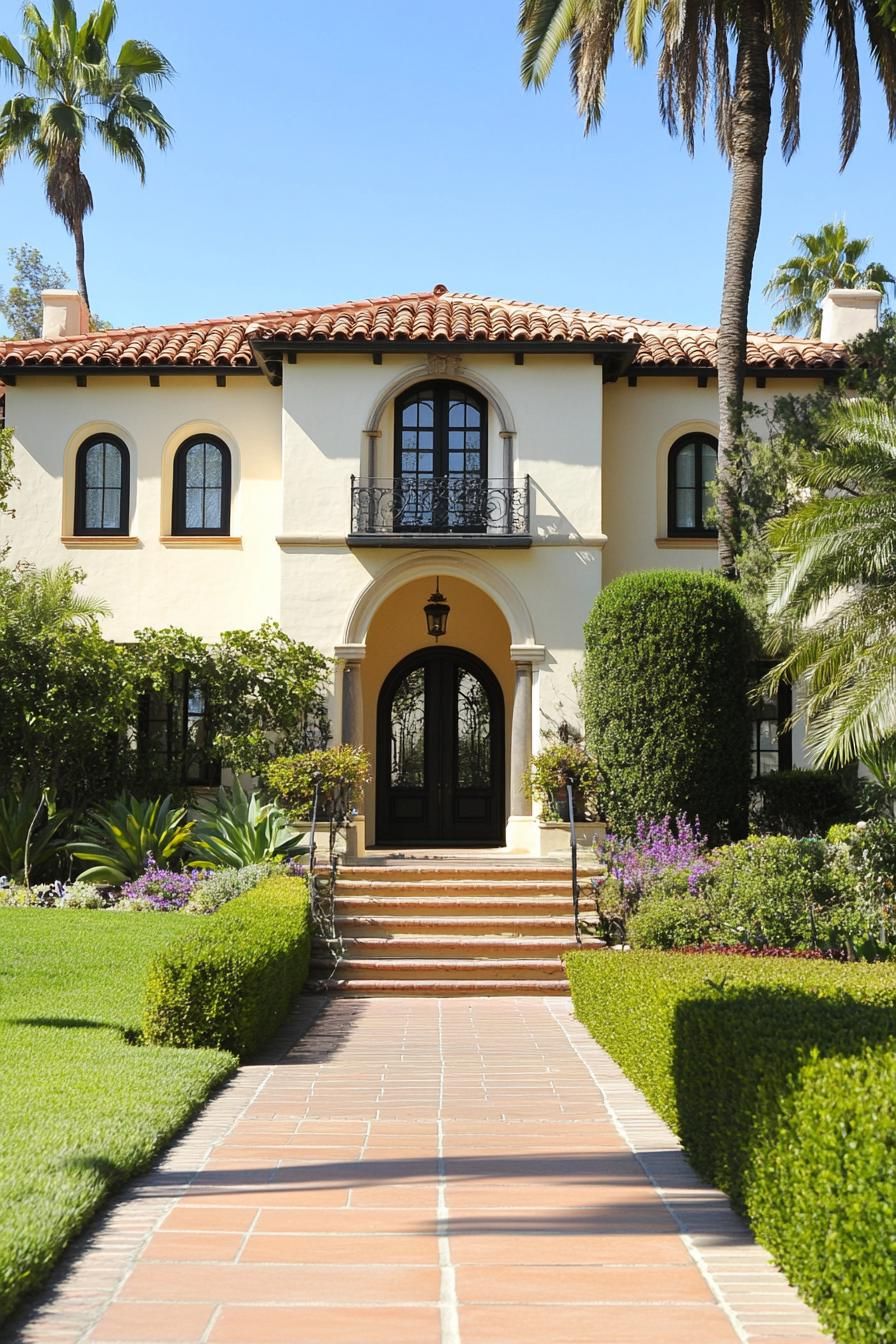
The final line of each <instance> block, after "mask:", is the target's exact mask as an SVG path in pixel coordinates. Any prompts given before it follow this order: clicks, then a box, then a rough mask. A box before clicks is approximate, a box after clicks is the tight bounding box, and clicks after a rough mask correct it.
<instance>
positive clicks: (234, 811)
mask: <svg viewBox="0 0 896 1344" xmlns="http://www.w3.org/2000/svg"><path fill="white" fill-rule="evenodd" d="M189 850H190V853H191V854H192V855H195V857H196V859H197V860H198V861H199V862H201V863H205V864H208V865H209V866H210V867H212V868H245V867H247V865H249V864H255V863H272V862H273V861H275V860H276V859H287V858H292V857H293V856H295V855H296V854H302V853H304V847H303V845H302V839H301V836H300V835H299V833H298V831H296V830H295V829H294V827H292V826H290V824H289V820H288V818H287V816H286V813H285V812H284V811H283V810H282V808H280V807H278V806H277V804H276V803H263V802H262V801H261V798H260V796H259V795H258V794H257V793H253V794H252V795H251V797H247V796H246V793H245V791H244V789H243V786H242V785H241V784H240V782H239V780H238V779H235V780H234V781H233V784H232V785H231V787H230V789H229V790H228V789H225V788H220V789H218V791H217V793H216V794H215V797H214V798H212V799H208V800H206V801H203V802H198V803H197V804H196V829H195V830H194V832H193V834H192V836H191V837H190V844H189Z"/></svg>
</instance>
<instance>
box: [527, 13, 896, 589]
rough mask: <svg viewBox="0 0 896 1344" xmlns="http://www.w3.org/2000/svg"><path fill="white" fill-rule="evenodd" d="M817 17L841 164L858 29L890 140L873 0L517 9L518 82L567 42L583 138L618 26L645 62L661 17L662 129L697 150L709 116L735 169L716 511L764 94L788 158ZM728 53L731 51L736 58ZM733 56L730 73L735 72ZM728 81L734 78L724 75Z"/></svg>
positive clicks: (733, 427) (889, 39) (755, 228)
mask: <svg viewBox="0 0 896 1344" xmlns="http://www.w3.org/2000/svg"><path fill="white" fill-rule="evenodd" d="M816 13H818V14H820V15H821V16H823V18H824V21H825V24H826V27H827V32H828V38H829V41H830V44H831V46H832V47H833V48H834V50H835V52H836V58H837V64H838V73H839V82H840V88H841V111H842V123H841V124H842V129H841V136H840V157H841V167H842V166H843V165H844V164H845V163H846V162H847V160H848V159H849V157H850V155H851V153H852V151H853V148H854V146H855V143H856V138H857V136H858V133H859V119H860V113H861V96H860V89H859V58H858V47H857V43H856V27H857V20H858V19H859V18H861V19H863V20H864V24H865V29H866V32H867V36H868V41H869V44H870V47H871V53H872V57H873V60H874V65H875V68H876V70H877V74H878V77H879V79H880V81H881V85H882V87H883V91H884V96H885V98H886V101H887V107H888V111H889V121H890V126H889V129H890V134H891V135H893V134H896V33H894V31H893V29H892V27H891V26H890V25H889V24H888V23H886V22H885V20H884V18H883V17H882V15H881V11H880V8H879V3H878V0H800V3H783V4H782V3H775V2H772V3H766V2H763V3H760V0H522V4H521V9H520V20H519V28H520V31H521V33H522V35H523V38H524V49H523V58H522V76H523V82H524V83H525V84H527V85H534V86H535V87H536V88H537V87H539V86H540V85H542V84H543V83H544V81H545V80H546V79H547V76H548V74H549V73H550V70H551V68H552V66H553V64H554V61H555V59H556V57H557V55H558V53H559V51H560V48H561V47H562V46H564V45H565V44H567V43H568V44H569V47H570V65H571V71H572V83H573V90H574V92H575V95H576V99H577V102H578V108H579V113H580V115H581V116H582V117H583V118H584V121H585V128H586V131H589V130H592V129H594V128H596V127H597V126H598V125H599V123H600V119H601V113H602V111H603V103H604V95H605V90H606V79H607V71H608V68H609V65H610V61H611V59H612V56H613V49H614V46H615V41H616V36H617V32H618V31H619V29H621V28H623V27H624V30H625V40H626V45H627V47H628V50H629V53H630V55H631V57H632V59H633V60H634V62H635V63H636V64H638V65H643V64H644V63H645V62H646V60H647V56H648V30H649V26H650V23H651V21H652V19H653V18H654V17H655V16H659V33H660V51H659V60H658V79H659V98H660V115H661V117H662V120H663V122H664V124H665V125H666V127H667V128H668V130H669V131H670V132H671V133H672V134H676V133H677V132H678V130H679V128H680V129H681V132H682V135H683V137H684V141H685V145H686V146H687V148H688V151H689V152H693V148H694V141H695V137H696V132H697V129H698V126H699V125H700V123H701V122H702V120H703V118H704V115H705V110H706V106H707V104H708V103H710V102H712V103H713V104H714V108H715V126H716V138H717V140H718V143H719V148H720V150H721V151H722V154H723V155H724V156H725V158H726V159H727V160H728V162H729V163H730V165H731V200H730V207H729V214H728V237H727V244H726V252H725V274H724V281H723V286H722V310H721V317H720V321H719V340H718V371H719V419H720V433H719V468H720V475H721V477H722V482H723V484H722V486H721V487H720V493H719V511H720V513H721V514H722V515H723V516H724V515H725V514H726V513H727V512H728V510H729V508H730V507H731V501H730V497H729V494H728V489H727V485H726V484H725V482H726V481H727V472H726V467H727V463H728V460H729V457H730V455H731V453H732V451H733V449H734V445H735V442H736V440H737V437H738V435H739V434H740V433H741V430H742V428H743V410H744V407H743V399H744V398H743V386H744V381H743V367H744V364H745V362H746V343H747V311H748V307H749V299H750V287H751V283H752V275H753V260H754V256H755V252H756V242H757V239H758V236H759V222H760V215H761V211H762V176H763V168H764V163H765V155H766V151H767V146H768V137H769V132H770V129H771V116H772V86H773V84H774V82H775V80H777V81H778V84H779V88H780V99H781V131H782V149H783V153H784V157H785V159H789V158H790V156H791V155H792V154H793V153H794V151H795V150H796V148H797V146H798V144H799V139H800V80H801V73H802V64H803V53H804V48H805V43H806V38H807V35H808V32H809V29H810V27H811V24H812V19H813V17H814V16H815V14H816ZM732 48H733V50H732ZM732 56H733V72H732ZM732 74H733V77H732ZM727 536H728V530H727V529H726V528H724V527H723V528H720V531H719V559H720V563H721V568H722V572H723V573H724V574H726V575H728V576H731V575H733V573H734V557H733V555H732V552H731V549H730V545H729V542H728V540H727Z"/></svg>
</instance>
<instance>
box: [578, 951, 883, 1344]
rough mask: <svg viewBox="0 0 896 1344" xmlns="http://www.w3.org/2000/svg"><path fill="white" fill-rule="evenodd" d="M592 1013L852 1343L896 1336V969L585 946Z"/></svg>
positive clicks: (582, 978)
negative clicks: (592, 950) (895, 1279)
mask: <svg viewBox="0 0 896 1344" xmlns="http://www.w3.org/2000/svg"><path fill="white" fill-rule="evenodd" d="M567 971H568V974H569V980H570V986H571V989H572V995H573V1002H574V1005H575V1009H576V1013H577V1015H578V1016H579V1018H580V1020H581V1021H582V1022H584V1023H585V1025H586V1026H587V1027H588V1028H589V1030H590V1031H591V1033H592V1035H593V1036H594V1037H595V1039H596V1040H597V1041H599V1042H600V1044H601V1045H603V1046H604V1047H605V1048H606V1049H607V1050H608V1051H609V1052H610V1054H611V1055H612V1056H613V1058H614V1059H615V1060H616V1061H617V1063H618V1064H619V1065H620V1066H621V1067H622V1069H623V1070H624V1071H625V1073H626V1074H627V1075H628V1076H629V1078H631V1079H632V1080H633V1082H635V1084H636V1085H637V1086H638V1087H640V1088H641V1089H642V1090H643V1091H644V1092H645V1094H646V1095H647V1098H648V1100H649V1101H650V1102H651V1104H652V1105H653V1106H655V1107H656V1109H657V1110H658V1111H659V1112H660V1114H661V1115H662V1116H663V1117H664V1118H665V1119H666V1120H667V1121H668V1122H669V1124H670V1125H672V1127H673V1128H674V1129H676V1130H677V1132H678V1133H679V1135H680V1136H681V1139H682V1141H683V1143H684V1145H685V1147H686V1149H687V1150H688V1152H689V1154H690V1156H691V1158H692V1160H693V1162H694V1165H695V1166H696V1167H697V1169H698V1170H699V1171H700V1172H701V1174H702V1175H703V1176H705V1177H706V1178H707V1179H708V1180H710V1181H712V1182H713V1183H714V1184H716V1185H719V1186H720V1187H721V1188H722V1189H724V1190H725V1191H726V1192H727V1193H728V1194H729V1195H731V1197H732V1199H733V1201H734V1202H735V1204H736V1205H737V1207H738V1208H740V1209H741V1210H742V1211H743V1212H744V1213H745V1214H746V1216H747V1218H748V1220H749V1222H750V1224H751V1226H752V1228H753V1230H754V1232H755V1234H756V1236H757V1237H758V1239H759V1240H760V1241H761V1242H762V1243H763V1244H764V1245H765V1246H767V1247H768V1249H769V1250H770V1251H771V1252H772V1254H773V1255H774V1257H775V1258H776V1260H778V1262H779V1263H780V1264H781V1266H782V1268H783V1269H784V1271H785V1273H786V1274H787V1275H788V1277H789V1278H790V1279H791V1281H792V1282H793V1283H794V1284H795V1285H796V1286H797V1287H798V1288H799V1290H800V1291H801V1293H802V1294H803V1295H804V1296H805V1298H806V1300H807V1301H809V1302H810V1303H811V1305H813V1306H814V1307H815V1308H816V1309H817V1311H818V1312H819V1315H820V1316H821V1319H822V1321H823V1322H824V1324H825V1325H826V1326H827V1327H828V1328H829V1329H830V1330H831V1331H832V1333H833V1334H835V1335H836V1338H837V1339H838V1340H839V1341H840V1344H888V1342H889V1341H890V1340H892V1339H894V1338H896V1296H894V1294H893V1289H892V1285H893V1255H894V1243H893V1201H894V1197H896V1053H894V1046H896V967H892V966H889V965H886V966H882V965H877V966H866V965H845V964H841V963H832V962H819V961H797V960H772V959H763V960H758V959H753V958H748V957H719V956H702V955H692V956H684V955H676V954H674V953H664V952H629V953H625V954H615V953H614V954H611V953H606V952H605V953H573V954H571V955H570V956H568V957H567Z"/></svg>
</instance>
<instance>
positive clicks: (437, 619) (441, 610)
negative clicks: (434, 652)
mask: <svg viewBox="0 0 896 1344" xmlns="http://www.w3.org/2000/svg"><path fill="white" fill-rule="evenodd" d="M450 610H451V608H450V607H449V605H448V603H447V602H446V601H445V599H444V597H443V596H442V594H441V593H440V592H439V580H438V578H436V590H435V592H434V593H433V594H432V596H431V597H430V599H429V601H428V602H427V603H426V605H425V607H424V608H423V612H424V615H425V616H426V632H427V634H430V635H432V637H433V639H434V640H435V641H436V642H437V643H438V640H439V638H440V636H441V635H444V633H445V631H446V630H447V629H448V613H449V611H450Z"/></svg>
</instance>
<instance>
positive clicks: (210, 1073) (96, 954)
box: [0, 909, 236, 1319]
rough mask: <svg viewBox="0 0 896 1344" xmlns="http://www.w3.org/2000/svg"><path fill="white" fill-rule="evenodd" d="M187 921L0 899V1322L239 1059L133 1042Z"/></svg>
mask: <svg viewBox="0 0 896 1344" xmlns="http://www.w3.org/2000/svg"><path fill="white" fill-rule="evenodd" d="M185 918H186V916H179V915H162V914H145V915H143V914H113V913H109V912H104V911H95V910H14V909H0V1209H2V1211H3V1212H2V1218H0V1319H2V1318H3V1317H4V1316H5V1315H6V1314H8V1313H9V1311H10V1310H11V1308H12V1307H13V1305H14V1304H15V1303H16V1302H17V1300H18V1299H19V1297H20V1296H21V1295H22V1293H23V1292H25V1291H27V1290H28V1289H30V1288H31V1287H33V1286H34V1285H35V1283H37V1282H38V1281H39V1280H40V1279H41V1278H42V1277H43V1276H44V1275H45V1274H46V1272H47V1270H48V1269H49V1267H50V1266H51V1265H52V1264H53V1262H54V1260H55V1259H56V1258H57V1256H58V1255H59V1253H60V1251H61V1250H62V1249H63V1247H64V1246H65V1245H66V1243H67V1242H68V1241H69V1240H70V1238H71V1237H72V1235H73V1234H74V1233H75V1232H77V1231H78V1230H79V1229H80V1228H81V1227H83V1225H84V1224H85V1222H86V1221H87V1219H88V1218H89V1217H90V1215H91V1214H92V1213H93V1212H94V1210H95V1209H96V1208H97V1207H98V1205H100V1204H101V1203H102V1202H103V1200H104V1199H105V1197H106V1196H107V1194H108V1193H109V1191H110V1190H111V1189H113V1188H114V1187H115V1186H117V1185H119V1184H120V1183H121V1182H122V1181H123V1180H124V1179H125V1178H126V1177H128V1176H129V1175H131V1174H132V1173H133V1172H134V1171H137V1170H139V1169H140V1168H141V1167H144V1166H146V1164H147V1163H148V1162H149V1160H150V1159H151V1158H152V1156H153V1154H154V1153H156V1152H157V1151H158V1150H159V1148H160V1147H162V1146H163V1145H164V1144H165V1142H166V1141H167V1140H168V1139H170V1138H171V1136H172V1135H173V1134H174V1133H175V1132H176V1131H177V1130H178V1129H179V1128H180V1127H181V1126H182V1125H183V1124H184V1122H185V1120H187V1119H188V1117H189V1116H190V1115H191V1114H192V1113H193V1112H194V1111H195V1110H196V1109H197V1107H198V1106H199V1105H200V1104H201V1103H202V1102H203V1101H204V1100H205V1098H206V1097H207V1096H208V1095H209V1092H210V1091H211V1090H212V1089H213V1088H214V1086H215V1085H216V1084H217V1083H219V1082H220V1081H221V1080H222V1079H224V1078H226V1077H227V1076H228V1075H229V1074H230V1073H232V1072H233V1069H234V1068H235V1066H236V1060H235V1058H234V1056H232V1055H230V1054H226V1053H225V1052H223V1051H217V1050H174V1049H165V1048H159V1047H148V1046H147V1047H143V1046H139V1045H135V1044H133V1043H132V1039H133V1037H134V1035H135V1034H136V1031H137V1029H138V1026H139V1021H140V1006H141V1000H142V993H143V977H144V974H145V970H146V966H147V964H148V962H149V961H150V960H151V958H152V957H153V956H154V954H155V953H156V952H157V951H158V950H159V949H160V948H162V947H164V946H165V945H166V944H167V943H169V942H170V941H172V940H173V939H175V938H179V937H182V936H183V934H184V931H185V930H184V922H183V921H184V919H185Z"/></svg>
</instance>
